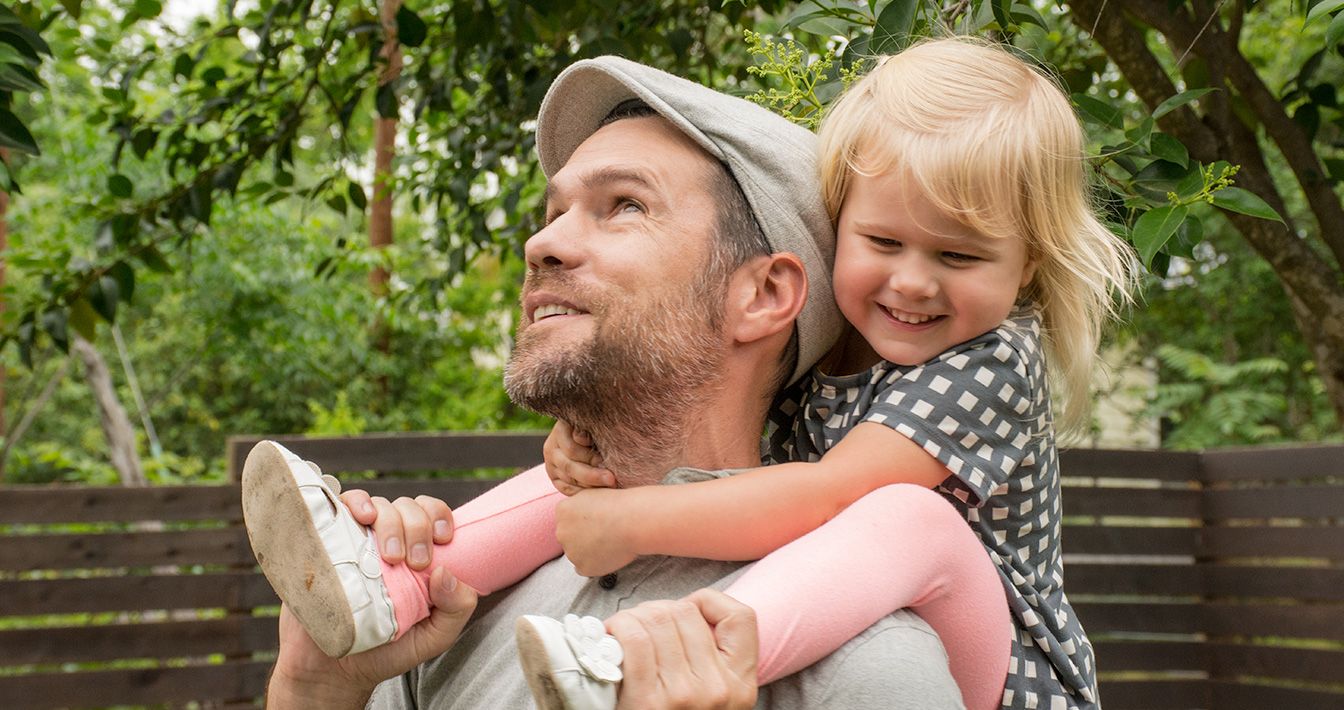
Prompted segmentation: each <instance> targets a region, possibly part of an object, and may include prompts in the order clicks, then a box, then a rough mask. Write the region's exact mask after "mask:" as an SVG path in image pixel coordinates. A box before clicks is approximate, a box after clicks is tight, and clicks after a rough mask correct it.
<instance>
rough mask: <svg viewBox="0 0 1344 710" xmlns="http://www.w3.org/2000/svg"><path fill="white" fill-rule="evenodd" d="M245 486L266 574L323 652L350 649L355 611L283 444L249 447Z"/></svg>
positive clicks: (255, 547) (251, 535)
mask: <svg viewBox="0 0 1344 710" xmlns="http://www.w3.org/2000/svg"><path fill="white" fill-rule="evenodd" d="M242 488H243V520H244V522H245V523H246V526H247V537H248V540H249V541H250V542H251V543H252V553H253V554H254V555H256V558H257V563H258V564H260V565H261V571H262V573H263V574H265V575H266V580H267V581H268V582H270V583H271V587H272V588H273V589H275V593H276V594H277V595H279V597H280V599H281V600H282V601H284V602H285V604H286V605H287V606H288V607H289V610H290V611H291V612H293V614H294V616H296V617H298V619H299V621H300V622H301V623H302V624H303V628H304V629H306V630H307V631H308V635H309V636H311V637H312V639H313V641H314V642H315V643H316V644H317V647H318V648H320V649H322V652H323V653H325V654H327V655H328V656H331V657H332V658H340V657H342V656H344V655H346V654H347V653H349V652H350V649H351V648H352V647H353V646H354V643H355V616H354V612H352V611H351V609H350V604H349V603H348V602H347V601H346V599H345V589H344V588H343V587H342V586H341V580H340V577H339V576H338V575H337V574H336V569H335V567H333V566H332V564H331V558H330V557H328V556H327V552H326V548H325V547H324V546H323V545H322V538H321V537H320V536H319V535H318V533H317V528H316V527H315V526H314V525H313V520H312V517H311V516H310V514H309V513H308V505H307V503H305V502H304V499H303V494H302V493H301V492H300V491H299V486H298V484H297V483H296V482H295V481H294V476H293V475H292V474H291V473H290V472H289V463H288V462H287V461H286V460H285V457H284V455H283V454H282V453H281V452H280V448H279V446H278V445H277V444H275V443H274V442H270V441H263V442H261V443H259V444H257V445H256V446H254V447H253V448H252V451H251V452H249V453H248V455H247V460H246V461H245V462H244V463H243V485H242ZM262 531H264V532H265V534H261V532H262Z"/></svg>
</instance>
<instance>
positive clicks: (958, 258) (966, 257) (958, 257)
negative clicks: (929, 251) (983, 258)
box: [943, 251, 980, 264]
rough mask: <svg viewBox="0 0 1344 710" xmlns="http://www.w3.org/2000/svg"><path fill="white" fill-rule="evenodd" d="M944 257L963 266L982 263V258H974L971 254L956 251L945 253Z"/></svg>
mask: <svg viewBox="0 0 1344 710" xmlns="http://www.w3.org/2000/svg"><path fill="white" fill-rule="evenodd" d="M943 256H944V257H945V258H946V259H947V260H948V261H955V262H958V263H962V264H968V263H970V262H973V261H980V257H978V256H972V255H970V254H962V253H960V252H955V251H945V252H943Z"/></svg>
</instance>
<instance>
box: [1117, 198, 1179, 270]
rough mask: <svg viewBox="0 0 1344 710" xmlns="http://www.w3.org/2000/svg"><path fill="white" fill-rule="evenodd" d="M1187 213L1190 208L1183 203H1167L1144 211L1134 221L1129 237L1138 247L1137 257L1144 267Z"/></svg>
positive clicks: (1150, 263)
mask: <svg viewBox="0 0 1344 710" xmlns="http://www.w3.org/2000/svg"><path fill="white" fill-rule="evenodd" d="M1189 213H1190V209H1189V208H1188V207H1186V206H1185V205H1167V206H1166V207H1159V208H1157V209H1155V210H1148V211H1147V212H1144V213H1143V216H1142V217H1139V221H1137V222H1135V223H1134V231H1133V232H1131V233H1130V239H1131V240H1132V241H1133V242H1134V248H1136V249H1138V251H1139V259H1141V260H1142V261H1143V265H1144V266H1145V267H1148V266H1151V265H1152V263H1153V257H1154V256H1156V255H1157V253H1158V252H1159V251H1162V247H1163V246H1164V245H1166V243H1167V240H1168V239H1171V235H1172V234H1175V233H1176V228H1177V227H1179V226H1181V222H1184V221H1185V218H1186V216H1187V215H1188V214H1189Z"/></svg>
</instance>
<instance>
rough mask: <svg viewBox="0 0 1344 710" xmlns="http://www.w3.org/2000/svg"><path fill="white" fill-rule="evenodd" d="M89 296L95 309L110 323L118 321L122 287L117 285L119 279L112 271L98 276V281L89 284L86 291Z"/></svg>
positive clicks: (86, 295) (87, 296) (90, 302)
mask: <svg viewBox="0 0 1344 710" xmlns="http://www.w3.org/2000/svg"><path fill="white" fill-rule="evenodd" d="M84 296H85V297H86V298H88V300H89V304H90V305H92V306H93V310H95V311H97V312H98V315H100V316H102V317H103V320H105V321H107V322H108V323H112V322H115V321H116V318H117V304H118V303H119V302H120V300H121V287H120V286H118V285H117V280H116V279H115V278H113V277H112V275H111V274H110V273H107V274H103V275H102V276H99V277H98V280H97V281H94V282H93V283H91V284H89V288H88V291H86V292H85V293H84Z"/></svg>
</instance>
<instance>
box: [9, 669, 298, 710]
mask: <svg viewBox="0 0 1344 710" xmlns="http://www.w3.org/2000/svg"><path fill="white" fill-rule="evenodd" d="M270 666H271V664H270V662H266V661H260V662H259V661H237V662H230V663H223V664H217V665H203V666H189V667H185V668H144V669H135V670H114V671H85V672H79V673H33V674H30V675H18V676H0V698H3V699H4V701H3V702H4V704H5V706H6V707H13V708H24V710H46V709H47V708H61V707H75V708H79V707H94V706H97V707H106V706H109V705H149V704H158V703H172V704H174V705H181V704H183V703H185V702H186V701H189V700H212V699H224V700H240V699H243V698H255V697H259V696H260V695H261V694H262V693H263V692H264V691H265V687H266V676H267V674H268V673H269V672H270Z"/></svg>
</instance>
